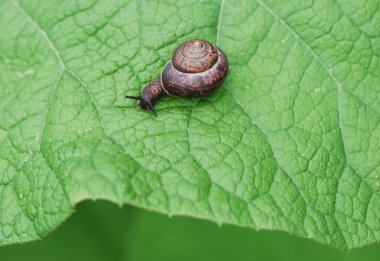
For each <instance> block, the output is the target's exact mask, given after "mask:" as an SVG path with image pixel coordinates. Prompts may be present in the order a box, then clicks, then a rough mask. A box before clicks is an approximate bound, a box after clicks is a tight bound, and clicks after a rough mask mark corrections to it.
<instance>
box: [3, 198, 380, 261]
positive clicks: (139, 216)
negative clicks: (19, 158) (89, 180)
mask: <svg viewBox="0 0 380 261" xmlns="http://www.w3.org/2000/svg"><path fill="white" fill-rule="evenodd" d="M0 260H1V261H14V260H15V261H18V260H23V261H24V260H39V261H45V260H46V261H47V260H49V261H53V260H54V261H61V260H94V261H98V260H99V261H103V260H107V261H108V260H112V261H118V260H132V261H135V260H142V261H143V260H165V261H170V260H173V261H174V260H176V261H177V260H181V261H182V260H184V261H187V260H197V261H198V260H207V261H209V260H218V261H220V260H360V261H367V260H376V261H379V260H380V245H379V244H377V245H372V246H369V247H364V248H360V249H355V250H353V251H351V252H350V253H344V252H339V251H337V250H334V249H332V248H329V247H326V246H322V245H320V244H317V243H314V242H311V241H308V240H306V239H301V238H296V237H292V236H289V235H287V234H285V233H281V232H269V231H260V232H256V231H254V230H251V229H247V228H239V227H234V226H222V227H219V226H217V225H216V224H214V223H211V222H208V221H204V220H197V219H193V218H188V217H173V218H169V217H167V216H164V215H161V214H157V213H153V212H148V211H144V210H140V209H137V208H133V207H124V208H122V209H121V208H119V207H118V206H116V205H114V204H112V203H109V202H104V201H98V202H90V201H87V202H83V203H81V204H79V205H78V207H77V213H75V214H74V215H73V216H72V217H71V218H69V219H68V220H67V221H66V222H65V223H64V224H62V225H61V226H60V227H58V229H57V230H56V231H54V232H52V233H51V234H50V235H48V236H47V237H46V238H44V239H43V240H42V241H37V242H31V243H27V244H25V245H23V246H20V245H14V246H7V247H2V248H0Z"/></svg>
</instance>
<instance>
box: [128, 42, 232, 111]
mask: <svg viewBox="0 0 380 261" xmlns="http://www.w3.org/2000/svg"><path fill="white" fill-rule="evenodd" d="M228 72H229V69H228V60H227V58H226V56H225V55H224V53H223V52H222V50H220V49H219V48H218V47H216V46H215V45H213V44H211V43H209V42H207V41H204V40H192V41H189V42H185V43H183V44H181V45H180V46H179V47H178V48H177V49H176V50H175V52H174V54H173V58H172V61H170V62H169V63H167V64H166V66H165V67H164V69H163V71H162V73H161V76H160V77H159V78H157V79H156V80H155V81H153V82H151V83H150V84H148V85H147V86H146V87H145V88H144V90H143V93H142V95H141V96H125V97H126V98H130V99H137V100H140V102H139V106H140V107H141V108H142V109H146V110H152V111H153V112H154V114H155V115H156V112H155V110H154V105H155V104H156V102H157V101H158V99H159V98H161V97H162V96H164V95H165V94H167V95H171V96H178V97H184V98H198V97H202V96H205V95H208V94H209V93H211V92H212V91H214V90H215V89H217V88H219V87H220V86H221V85H222V84H223V82H224V80H225V79H226V77H227V75H228Z"/></svg>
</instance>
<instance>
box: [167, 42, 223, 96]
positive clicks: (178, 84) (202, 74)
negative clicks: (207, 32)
mask: <svg viewBox="0 0 380 261" xmlns="http://www.w3.org/2000/svg"><path fill="white" fill-rule="evenodd" d="M227 74H228V60H227V58H226V56H225V55H224V53H223V52H222V51H221V50H220V49H219V48H218V47H216V46H214V45H212V44H210V43H209V42H207V41H203V40H193V41H189V42H186V43H184V44H182V45H181V46H179V47H178V48H177V50H176V51H175V52H174V55H173V59H172V61H171V62H169V63H168V64H167V65H166V66H165V68H164V70H163V71H162V74H161V82H162V86H163V89H164V91H165V92H166V93H167V94H169V95H172V96H180V97H185V98H196V97H202V96H205V95H207V94H209V93H210V92H212V91H213V90H215V89H217V88H218V87H219V86H220V85H222V83H223V82H224V80H225V78H226V76H227Z"/></svg>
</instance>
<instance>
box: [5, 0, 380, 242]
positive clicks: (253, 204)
mask: <svg viewBox="0 0 380 261" xmlns="http://www.w3.org/2000/svg"><path fill="white" fill-rule="evenodd" d="M379 24H380V9H379V8H378V0H370V1H364V0H361V1H353V2H350V1H343V0H339V1H332V0H331V1H301V0H299V1H291V2H289V1H280V0H277V1H275V0H272V1H264V0H256V1H248V0H242V1H232V0H223V1H222V2H220V1H211V0H209V1H195V0H194V1H151V0H149V1H148V0H146V1H138V0H136V1H133V0H132V1H131V0H128V1H120V0H114V1H85V0H77V1H69V2H67V1H58V0H56V1H21V2H17V1H16V0H1V1H0V25H1V28H2V29H1V30H0V109H1V110H0V142H1V145H0V244H11V243H16V242H24V241H28V240H32V239H36V238H39V237H42V236H44V235H46V234H47V233H48V232H50V231H51V230H52V229H53V228H54V227H56V226H57V225H58V224H60V223H61V222H62V221H63V220H64V219H65V218H67V217H68V216H69V215H70V214H71V213H72V212H73V210H74V207H75V204H76V203H78V202H80V201H82V200H84V199H89V198H90V199H99V198H103V199H108V200H111V201H114V202H116V203H118V204H124V203H128V204H133V205H137V206H140V207H142V208H147V209H152V210H156V211H160V212H163V213H167V214H169V215H189V216H193V217H200V218H205V219H210V220H213V221H215V222H218V223H231V224H236V225H239V226H247V227H252V228H255V229H271V230H273V229H275V230H283V231H287V232H289V233H291V234H295V235H298V236H302V237H307V238H311V239H313V240H316V241H319V242H322V243H325V244H328V245H331V246H333V247H337V248H341V249H350V248H354V247H358V246H363V245H366V244H369V243H373V242H377V241H379V240H380V151H379V149H378V147H379V144H380V125H379V124H380V103H379V102H380V95H379V93H380V71H379V67H380V59H379V58H380V34H379V29H380V28H379ZM194 38H202V39H206V40H209V41H211V42H214V43H216V44H217V45H218V46H220V47H221V48H222V49H223V50H224V51H225V53H226V54H227V56H228V58H229V60H230V64H231V74H230V76H229V78H228V80H227V82H226V83H225V84H224V85H223V87H222V88H221V89H220V90H219V91H217V92H216V93H214V94H213V95H211V96H209V97H207V98H202V99H199V100H191V99H188V100H186V99H179V98H172V97H167V98H165V99H163V100H162V101H161V102H160V103H159V104H158V106H157V111H158V118H157V119H155V118H153V117H152V116H151V115H150V114H149V113H146V112H144V111H141V110H139V109H134V108H133V105H134V102H133V101H125V100H124V99H123V96H124V95H125V94H131V95H133V94H138V93H139V92H140V91H141V89H142V88H143V86H144V84H146V83H148V82H149V81H150V80H152V79H154V78H155V77H157V76H158V74H159V72H160V71H161V69H162V67H163V65H164V64H165V63H166V62H167V61H168V60H169V59H170V57H171V55H172V52H173V50H174V49H175V47H176V46H177V45H178V44H180V43H182V42H184V41H186V40H189V39H194Z"/></svg>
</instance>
